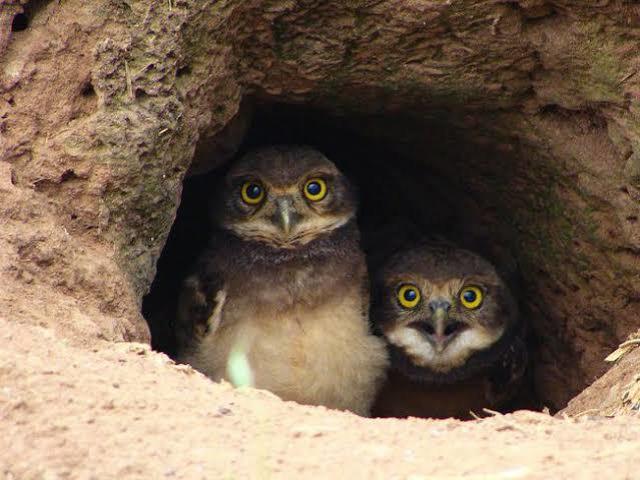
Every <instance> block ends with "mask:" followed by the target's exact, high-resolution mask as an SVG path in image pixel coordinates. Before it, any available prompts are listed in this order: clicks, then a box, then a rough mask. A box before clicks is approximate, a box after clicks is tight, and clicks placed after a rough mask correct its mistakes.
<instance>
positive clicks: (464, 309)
mask: <svg viewBox="0 0 640 480" xmlns="http://www.w3.org/2000/svg"><path fill="white" fill-rule="evenodd" d="M371 317H372V320H373V322H374V325H375V327H376V329H377V330H378V331H379V332H380V333H381V334H382V336H383V337H384V338H385V340H386V342H387V346H388V349H389V353H390V357H391V367H390V372H389V378H388V380H387V383H386V385H385V386H384V387H383V389H382V390H381V392H380V395H379V396H378V400H377V402H376V406H375V408H374V414H376V415H379V416H394V417H406V416H420V417H436V418H444V417H452V416H453V417H459V418H468V416H469V414H470V413H469V412H471V411H473V412H479V413H481V412H482V408H499V407H500V406H502V405H504V404H505V403H506V402H508V401H509V400H510V399H512V398H513V396H514V395H515V394H516V393H517V391H518V389H519V387H520V385H521V383H522V378H523V375H524V372H525V370H526V364H527V351H526V347H525V344H524V341H523V338H522V337H523V329H522V322H521V321H520V317H519V314H518V308H517V304H516V302H515V300H514V298H513V296H512V294H511V292H510V290H509V287H508V286H507V285H506V284H505V283H504V282H503V280H502V279H501V278H500V276H499V275H498V273H497V272H496V270H495V268H494V267H493V266H492V265H491V264H490V263H489V262H488V261H486V260H485V259H483V258H481V257H480V256H478V255H476V254H474V253H472V252H470V251H467V250H462V249H458V248H455V247H453V246H450V245H423V246H419V247H416V248H413V249H410V250H408V251H403V252H400V253H397V254H396V255H394V256H393V257H391V258H390V259H389V261H387V262H386V264H384V265H383V267H382V268H381V269H380V270H379V271H378V272H377V274H376V275H375V279H374V290H373V304H372V309H371Z"/></svg>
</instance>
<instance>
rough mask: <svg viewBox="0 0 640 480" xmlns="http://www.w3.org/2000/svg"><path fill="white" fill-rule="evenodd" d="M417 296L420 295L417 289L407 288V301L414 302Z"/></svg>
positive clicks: (405, 297) (405, 294) (405, 293)
mask: <svg viewBox="0 0 640 480" xmlns="http://www.w3.org/2000/svg"><path fill="white" fill-rule="evenodd" d="M417 296H418V294H417V293H416V291H415V290H413V289H411V288H410V289H409V290H405V292H404V299H405V300H406V301H407V302H413V301H415V299H416V298H417Z"/></svg>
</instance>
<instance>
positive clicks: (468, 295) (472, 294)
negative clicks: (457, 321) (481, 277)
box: [462, 290, 477, 303]
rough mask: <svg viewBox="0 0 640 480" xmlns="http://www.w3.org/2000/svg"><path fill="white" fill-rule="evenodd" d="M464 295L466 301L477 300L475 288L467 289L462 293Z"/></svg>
mask: <svg viewBox="0 0 640 480" xmlns="http://www.w3.org/2000/svg"><path fill="white" fill-rule="evenodd" d="M462 296H463V297H464V299H465V301H467V302H468V303H473V302H475V301H476V297H477V295H476V292H474V291H473V290H467V291H466V292H464V293H463V294H462Z"/></svg>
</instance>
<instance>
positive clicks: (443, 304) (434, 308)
mask: <svg viewBox="0 0 640 480" xmlns="http://www.w3.org/2000/svg"><path fill="white" fill-rule="evenodd" d="M429 308H430V309H431V312H432V314H431V325H432V326H433V333H432V334H431V335H430V336H429V338H430V340H431V343H432V344H433V346H434V348H435V349H436V352H438V353H442V352H443V351H444V349H445V348H446V346H447V345H448V344H449V342H450V341H451V340H452V339H453V337H455V331H453V332H450V329H451V326H452V325H453V324H454V323H456V322H452V321H451V319H450V318H449V309H450V308H451V303H449V302H448V301H446V300H443V299H438V300H432V301H431V302H429Z"/></svg>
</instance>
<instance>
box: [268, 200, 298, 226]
mask: <svg viewBox="0 0 640 480" xmlns="http://www.w3.org/2000/svg"><path fill="white" fill-rule="evenodd" d="M276 204H277V209H276V213H275V218H274V220H275V221H276V222H277V223H278V224H279V225H280V228H281V229H282V231H283V232H284V233H285V235H289V234H290V233H291V230H292V229H293V227H295V225H296V223H297V220H298V216H299V215H298V212H296V210H295V208H293V206H292V205H291V199H290V198H288V197H284V198H279V199H278V200H276Z"/></svg>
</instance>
